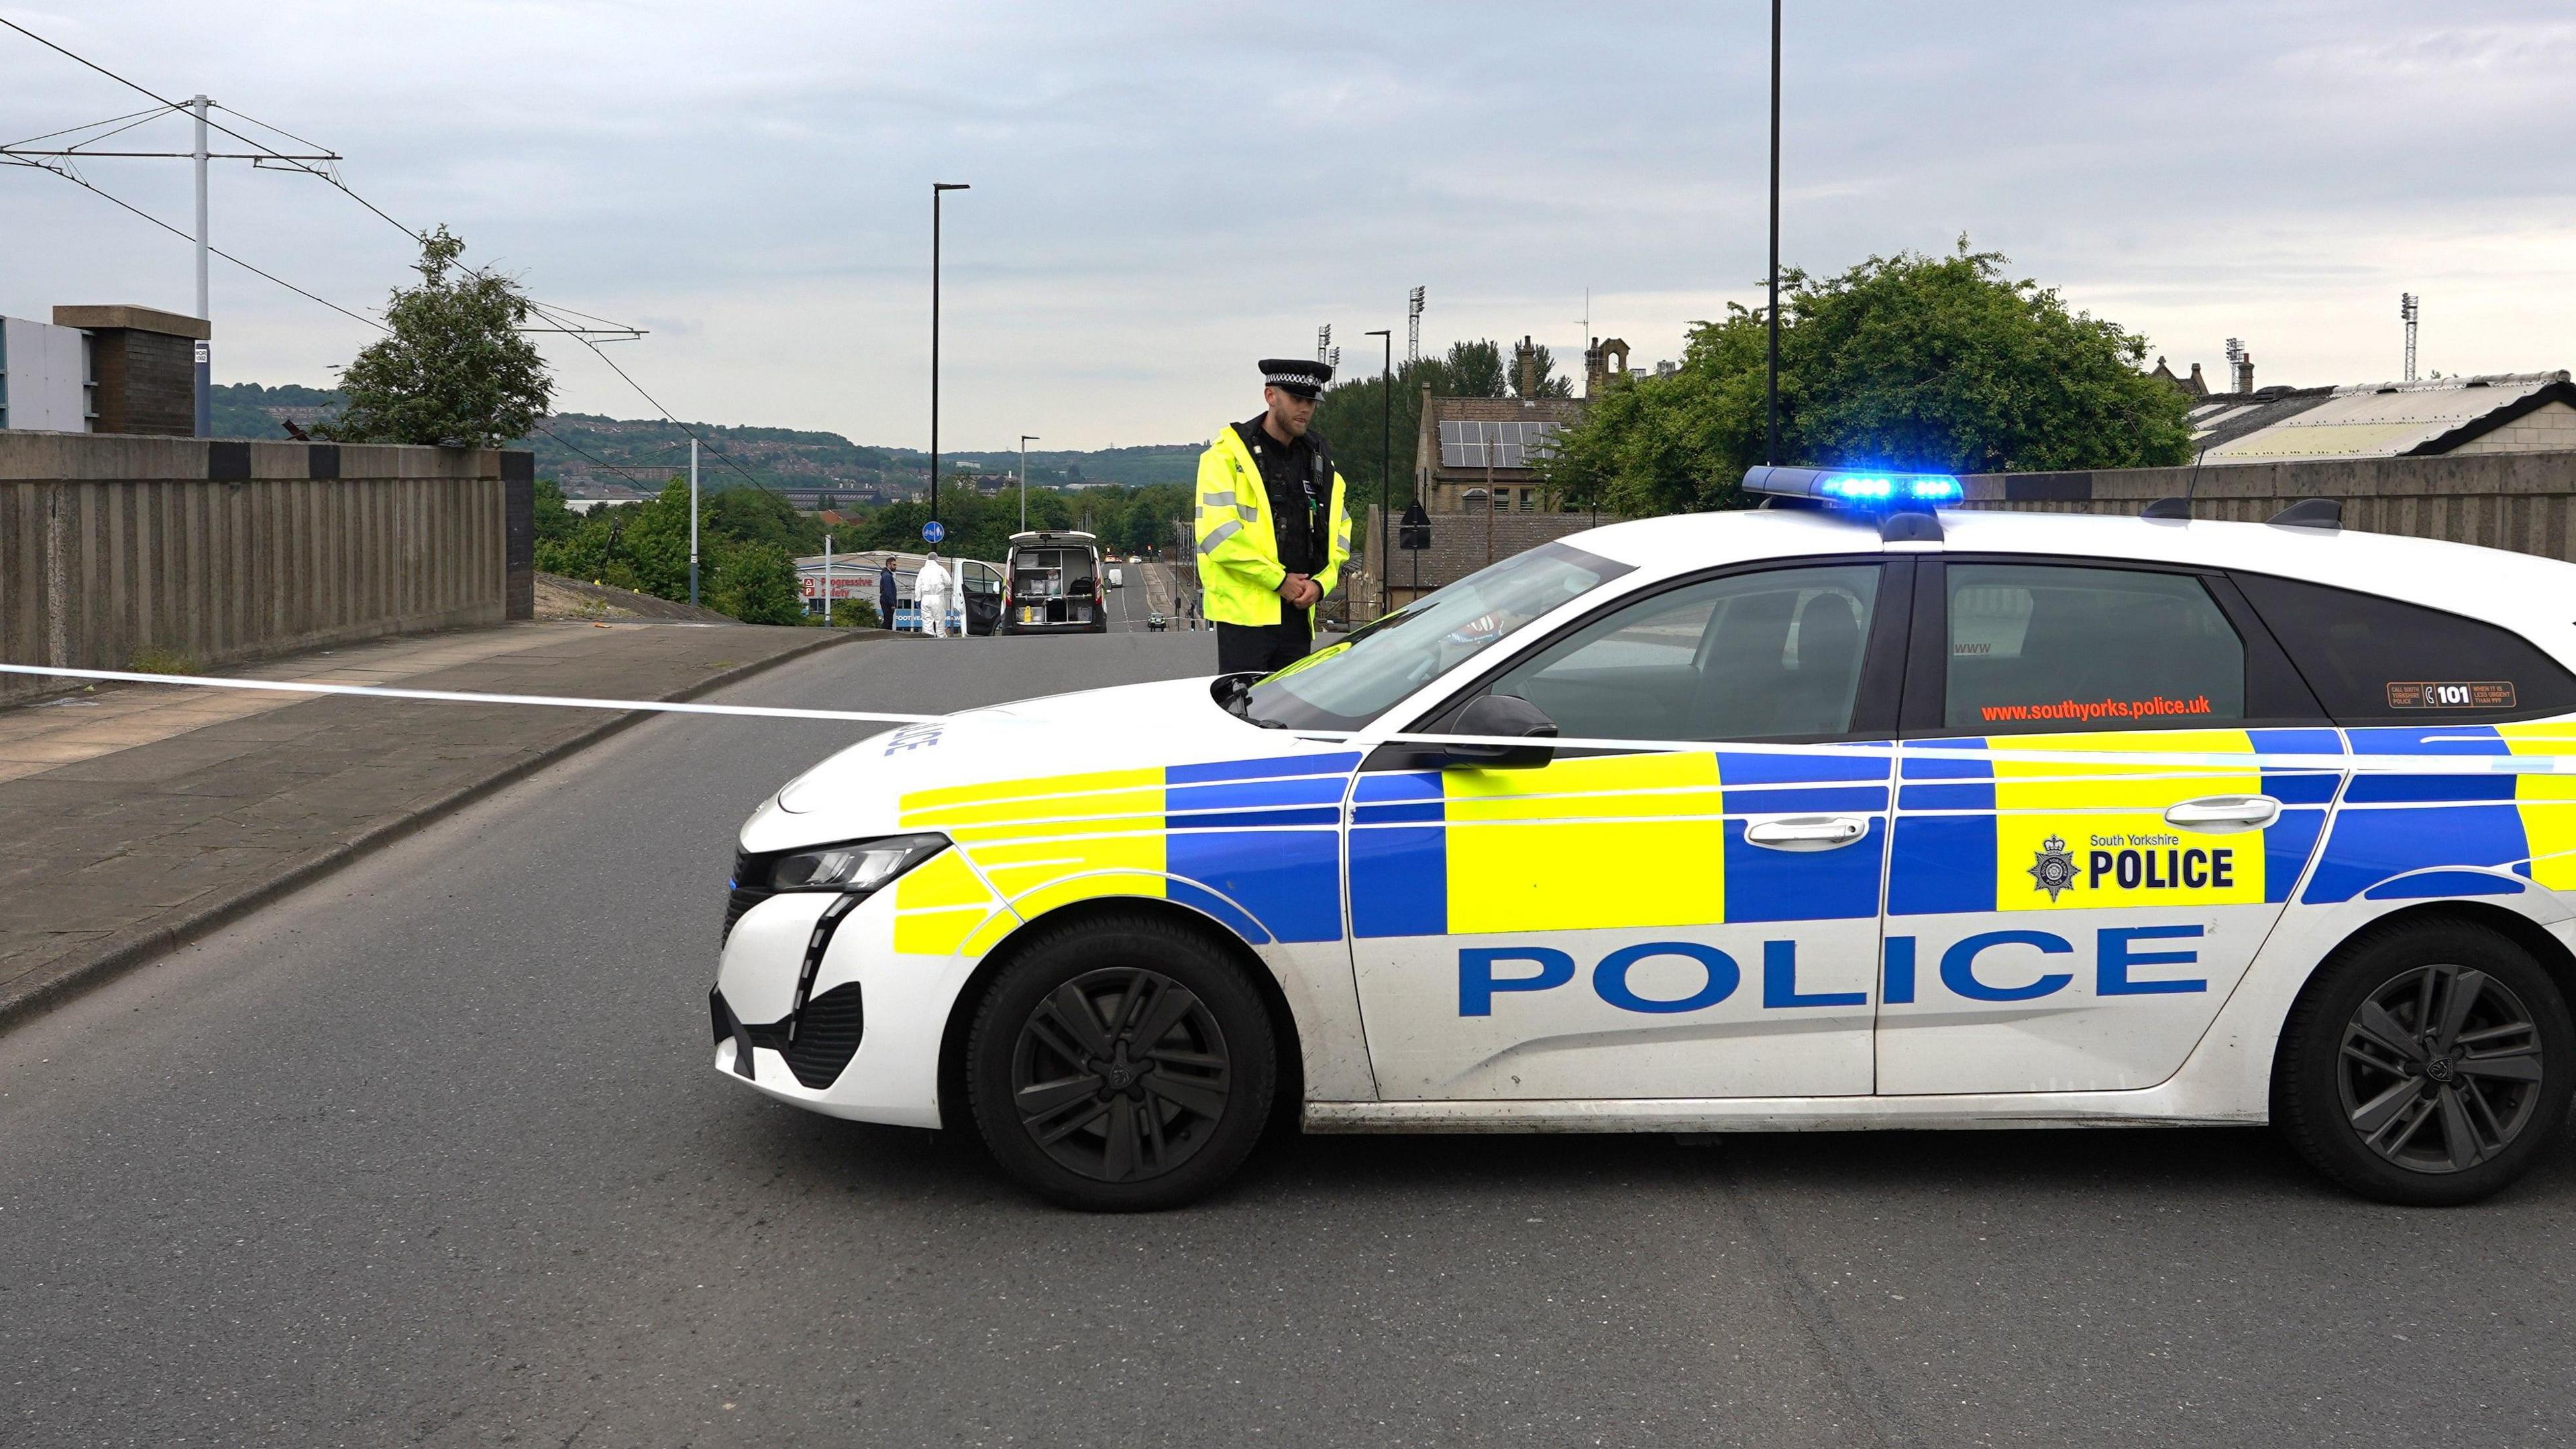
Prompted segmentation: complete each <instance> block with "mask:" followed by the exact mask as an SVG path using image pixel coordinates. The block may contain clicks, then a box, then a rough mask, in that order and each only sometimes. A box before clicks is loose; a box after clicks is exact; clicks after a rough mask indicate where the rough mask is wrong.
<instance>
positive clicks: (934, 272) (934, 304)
mask: <svg viewBox="0 0 2576 1449" xmlns="http://www.w3.org/2000/svg"><path fill="white" fill-rule="evenodd" d="M965 189H966V183H965V182H962V181H934V182H932V183H930V519H931V521H932V522H934V523H936V522H938V521H939V203H940V199H941V196H942V194H943V193H945V192H950V191H964V190H965Z"/></svg>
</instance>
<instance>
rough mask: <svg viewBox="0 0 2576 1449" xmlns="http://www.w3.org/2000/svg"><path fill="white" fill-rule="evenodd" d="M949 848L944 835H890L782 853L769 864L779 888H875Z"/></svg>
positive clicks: (772, 885) (774, 884)
mask: <svg viewBox="0 0 2576 1449" xmlns="http://www.w3.org/2000/svg"><path fill="white" fill-rule="evenodd" d="M947 848H948V837H946V836H944V835H889V836H886V837H884V838H882V839H878V840H853V841H851V842H849V843H848V844H846V845H827V846H824V847H822V848H821V849H819V850H802V851H798V852H796V853H795V854H793V855H782V856H780V857H778V859H777V860H775V861H773V862H772V863H771V864H770V867H769V888H770V889H771V890H776V891H872V890H875V889H876V888H878V887H879V886H882V885H884V884H885V883H886V882H888V881H890V880H893V879H894V878H895V877H896V876H899V875H901V874H903V873H904V872H905V871H908V870H910V869H912V868H913V867H914V866H916V865H919V864H921V863H922V862H923V861H925V860H928V859H930V858H931V857H932V856H934V855H937V854H938V853H939V852H941V851H943V850H945V849H947Z"/></svg>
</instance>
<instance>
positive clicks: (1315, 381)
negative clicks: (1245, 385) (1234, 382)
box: [1261, 357, 1333, 398]
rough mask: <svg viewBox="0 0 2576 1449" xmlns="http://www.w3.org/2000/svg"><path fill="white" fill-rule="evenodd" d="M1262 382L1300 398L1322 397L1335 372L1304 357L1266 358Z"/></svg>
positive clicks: (1262, 363) (1263, 365) (1262, 369)
mask: <svg viewBox="0 0 2576 1449" xmlns="http://www.w3.org/2000/svg"><path fill="white" fill-rule="evenodd" d="M1261 380H1262V381H1263V382H1264V383H1267V384H1268V385H1270V386H1271V387H1275V388H1278V389H1279V390H1281V391H1282V392H1288V393H1293V394H1295V395H1296V396H1298V397H1304V398H1313V397H1321V396H1323V395H1324V384H1326V383H1328V382H1331V381H1332V380H1333V370H1332V369H1331V368H1329V367H1327V366H1325V365H1324V364H1322V363H1320V362H1308V361H1307V360H1306V359H1304V358H1302V357H1265V358H1263V359H1261Z"/></svg>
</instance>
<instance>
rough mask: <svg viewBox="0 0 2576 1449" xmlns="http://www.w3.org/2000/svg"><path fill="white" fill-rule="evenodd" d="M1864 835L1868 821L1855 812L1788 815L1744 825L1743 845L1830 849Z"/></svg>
mask: <svg viewBox="0 0 2576 1449" xmlns="http://www.w3.org/2000/svg"><path fill="white" fill-rule="evenodd" d="M1867 834H1869V822H1868V821H1866V820H1863V819H1861V818H1860V817H1859V816H1857V815H1790V816H1784V817H1781V818H1778V819H1772V820H1756V821H1754V822H1752V823H1751V824H1749V825H1747V826H1745V827H1744V840H1745V843H1746V844H1748V845H1759V846H1763V847H1766V848H1768V849H1771V850H1831V849H1833V848H1834V847H1836V846H1839V845H1849V844H1851V843H1852V842H1853V841H1855V840H1858V839H1860V838H1861V837H1862V836H1864V835H1867Z"/></svg>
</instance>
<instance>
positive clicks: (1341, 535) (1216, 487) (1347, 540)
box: [1197, 426, 1351, 624]
mask: <svg viewBox="0 0 2576 1449" xmlns="http://www.w3.org/2000/svg"><path fill="white" fill-rule="evenodd" d="M1324 466H1326V467H1331V463H1330V460H1329V459H1327V460H1326V462H1325V464H1324ZM1343 495H1344V488H1343V484H1342V474H1341V470H1340V469H1338V468H1335V469H1333V498H1332V503H1331V504H1330V505H1329V506H1330V509H1331V516H1330V519H1329V521H1328V522H1327V524H1326V525H1325V529H1324V542H1325V546H1326V549H1327V553H1326V555H1325V559H1324V567H1323V568H1322V569H1320V570H1319V571H1317V572H1316V574H1315V575H1314V579H1315V586H1316V587H1317V588H1320V589H1322V590H1323V591H1324V592H1325V593H1327V594H1329V593H1331V592H1332V591H1333V585H1334V583H1335V582H1336V581H1337V580H1339V579H1340V578H1341V576H1342V565H1343V564H1344V563H1346V562H1348V561H1349V560H1350V556H1351V514H1350V509H1349V508H1348V506H1346V504H1345V503H1344V501H1343ZM1269 512H1270V495H1269V493H1268V492H1267V491H1266V490H1265V489H1264V488H1263V486H1262V482H1261V466H1260V465H1259V464H1258V463H1255V462H1254V461H1253V460H1252V450H1251V449H1249V448H1246V447H1245V446H1244V445H1243V435H1242V434H1240V433H1238V432H1236V431H1235V430H1234V429H1233V427H1232V426H1227V427H1224V428H1221V429H1219V430H1218V431H1217V435H1216V441H1214V442H1212V443H1210V444H1208V446H1207V451H1206V452H1204V453H1201V454H1199V504H1198V530H1197V533H1198V545H1199V587H1200V589H1201V590H1202V591H1203V594H1204V598H1203V601H1202V604H1201V608H1202V609H1203V611H1204V612H1205V614H1206V617H1207V620H1208V622H1209V623H1212V624H1276V623H1278V622H1279V618H1280V609H1281V607H1282V605H1281V600H1280V598H1279V581H1280V580H1281V579H1284V578H1286V577H1287V576H1288V571H1287V570H1286V569H1284V568H1282V567H1280V565H1279V536H1278V534H1277V533H1276V532H1275V531H1274V530H1273V528H1272V525H1271V521H1270V517H1269Z"/></svg>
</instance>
